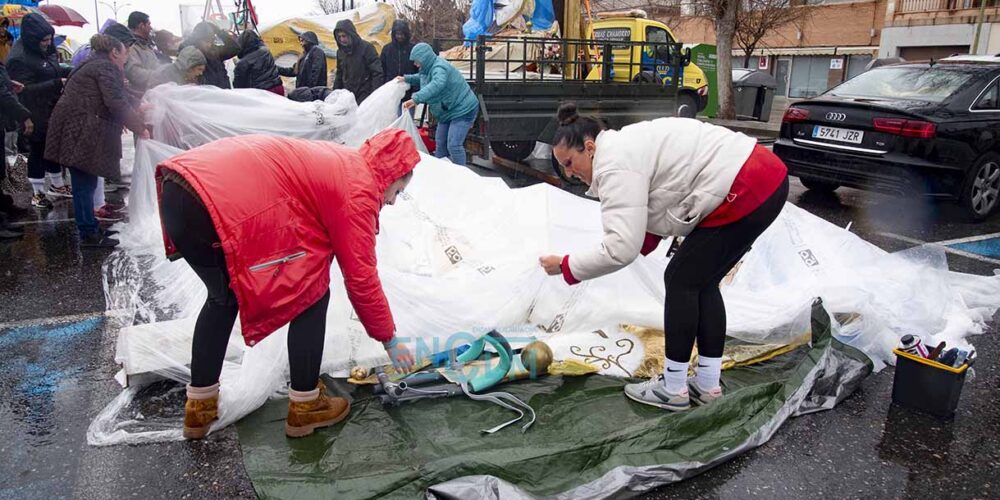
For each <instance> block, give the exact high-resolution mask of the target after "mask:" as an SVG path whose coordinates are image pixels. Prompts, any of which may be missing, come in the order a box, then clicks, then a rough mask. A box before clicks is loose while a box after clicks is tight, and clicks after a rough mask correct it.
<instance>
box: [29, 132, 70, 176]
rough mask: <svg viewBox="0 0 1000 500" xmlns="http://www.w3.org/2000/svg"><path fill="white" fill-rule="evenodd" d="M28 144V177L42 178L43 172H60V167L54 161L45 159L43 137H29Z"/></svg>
mask: <svg viewBox="0 0 1000 500" xmlns="http://www.w3.org/2000/svg"><path fill="white" fill-rule="evenodd" d="M28 145H29V147H30V148H31V150H30V151H28V178H29V179H44V178H45V174H58V173H61V172H62V167H61V166H60V165H59V164H58V163H56V162H54V161H49V160H46V159H45V139H44V138H43V139H41V140H34V139H29V140H28Z"/></svg>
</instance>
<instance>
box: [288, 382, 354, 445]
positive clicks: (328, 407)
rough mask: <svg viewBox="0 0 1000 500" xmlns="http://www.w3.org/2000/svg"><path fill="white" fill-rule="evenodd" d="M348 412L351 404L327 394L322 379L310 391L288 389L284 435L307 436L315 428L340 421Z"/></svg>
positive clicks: (291, 436)
mask: <svg viewBox="0 0 1000 500" xmlns="http://www.w3.org/2000/svg"><path fill="white" fill-rule="evenodd" d="M350 412H351V404H350V403H348V402H347V400H346V399H344V398H335V397H332V396H330V395H329V394H327V393H326V386H324V385H323V381H320V382H319V385H318V386H317V387H316V388H315V389H313V390H311V391H306V392H301V391H291V390H290V391H288V420H287V421H286V422H285V435H286V436H288V437H290V438H297V437H303V436H308V435H310V434H312V433H313V431H315V430H316V429H319V428H321V427H327V426H330V425H333V424H336V423H337V422H340V421H341V420H343V419H345V418H347V414H348V413H350Z"/></svg>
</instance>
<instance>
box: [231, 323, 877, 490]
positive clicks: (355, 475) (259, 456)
mask: <svg viewBox="0 0 1000 500" xmlns="http://www.w3.org/2000/svg"><path fill="white" fill-rule="evenodd" d="M812 330H813V342H812V343H811V345H807V346H803V347H800V348H798V349H796V350H795V351H793V352H791V353H788V354H785V355H782V356H779V357H777V358H775V359H773V360H770V361H767V362H764V363H762V364H759V365H756V366H750V367H744V368H736V369H732V370H728V371H726V372H725V373H724V374H723V387H724V389H725V391H726V396H725V397H724V398H723V399H722V400H720V401H717V402H715V403H713V404H712V405H709V406H705V407H696V408H694V409H692V410H691V411H688V412H683V413H669V412H666V411H663V410H659V409H657V408H653V407H649V406H645V405H640V404H637V403H634V402H632V401H629V400H628V399H626V398H625V396H624V394H623V392H622V386H624V385H625V383H627V382H628V381H627V380H623V379H616V378H612V377H605V376H598V375H590V376H585V377H560V376H551V377H545V378H542V379H539V380H534V381H531V380H529V381H522V382H516V383H511V384H506V385H504V386H503V390H505V391H508V392H510V393H512V394H514V395H515V396H517V397H519V398H521V399H522V400H523V401H525V402H527V403H528V404H530V405H531V406H532V407H533V408H534V409H535V412H536V413H537V415H538V420H537V422H536V423H535V424H534V426H532V427H531V428H530V429H529V430H528V431H527V432H524V433H522V432H521V431H520V429H519V427H517V426H511V427H509V428H507V429H505V430H503V431H501V432H498V433H496V434H492V435H484V434H482V433H481V430H482V429H485V428H489V427H492V426H493V425H496V423H498V422H501V421H505V420H508V419H509V418H511V416H512V415H511V412H509V411H508V410H505V409H503V408H501V407H499V406H496V405H493V404H489V403H483V402H476V401H472V400H469V399H467V398H465V397H461V396H459V397H453V398H449V399H436V400H426V401H420V402H416V403H410V404H406V405H405V406H401V407H395V408H385V407H383V406H382V404H381V403H379V401H378V400H377V399H375V398H373V397H372V396H371V392H370V391H371V389H370V388H357V387H353V386H349V385H348V384H345V383H333V384H328V385H332V386H334V387H336V389H339V390H341V391H350V397H351V398H353V400H354V402H353V408H352V412H351V416H350V417H349V418H348V419H347V420H346V421H345V422H343V423H341V424H338V425H336V426H334V427H332V428H329V429H324V430H321V431H318V432H316V433H315V434H314V435H312V436H309V437H306V438H302V439H294V440H293V439H287V438H286V437H285V435H284V419H285V415H286V412H287V402H286V401H284V400H273V401H270V402H268V404H267V405H265V406H264V407H263V408H261V409H260V410H258V411H257V412H255V413H253V414H252V415H250V416H249V417H247V418H245V419H243V420H242V421H241V422H240V423H239V424H238V430H239V436H240V442H241V445H242V449H243V455H244V463H245V465H246V469H247V473H248V474H249V475H250V478H251V480H252V481H253V484H254V487H255V488H256V490H257V493H258V494H259V495H260V496H261V497H262V498H423V497H428V496H429V497H432V498H462V499H468V498H503V499H505V500H506V499H508V498H533V497H549V496H556V497H565V498H602V497H607V496H610V495H614V494H621V493H627V492H628V491H644V490H648V489H649V488H652V487H656V486H659V485H663V484H667V483H670V482H674V481H679V480H682V479H684V478H687V477H691V476H693V475H695V474H698V473H700V472H703V471H705V470H707V469H708V468H710V467H713V466H715V465H718V464H720V463H722V462H724V461H726V460H729V459H731V458H733V457H735V456H736V455H738V454H741V453H744V452H746V451H747V450H749V449H751V448H754V447H756V446H759V445H761V444H763V443H764V442H766V441H767V440H768V439H770V437H771V436H772V435H773V434H774V432H775V431H776V430H777V429H778V427H780V426H781V424H782V423H784V422H785V420H787V419H788V418H789V417H791V416H794V415H799V414H803V413H810V412H814V411H819V410H822V409H829V408H832V407H833V406H834V405H835V404H836V403H837V402H839V401H841V400H842V399H843V398H844V397H846V396H847V395H848V394H850V393H851V392H852V391H853V390H854V388H855V387H857V385H858V383H859V382H860V381H861V379H863V378H864V377H865V376H866V375H867V374H868V373H870V371H871V366H870V364H869V362H868V360H867V358H865V356H864V355H863V354H861V353H860V352H858V351H856V350H854V349H852V348H850V347H847V346H845V345H843V344H841V343H839V342H837V341H836V340H834V339H833V338H832V337H831V334H830V321H829V317H828V315H827V313H826V311H825V310H823V308H822V306H821V305H819V304H817V305H816V306H815V307H814V310H813V321H812Z"/></svg>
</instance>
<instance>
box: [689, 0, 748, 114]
mask: <svg viewBox="0 0 1000 500" xmlns="http://www.w3.org/2000/svg"><path fill="white" fill-rule="evenodd" d="M740 1H741V0H702V1H701V3H702V5H700V6H699V11H701V12H704V13H705V14H707V15H708V16H710V17H712V18H713V19H714V20H715V53H716V56H717V57H718V66H717V74H718V79H717V80H716V82H717V83H716V87H718V89H717V92H718V96H719V110H718V112H717V114H716V116H717V117H718V118H720V119H723V120H734V119H736V100H735V99H734V96H733V39H734V38H735V36H736V21H737V18H738V14H739V10H740Z"/></svg>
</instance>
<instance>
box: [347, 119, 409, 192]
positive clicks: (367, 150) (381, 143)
mask: <svg viewBox="0 0 1000 500" xmlns="http://www.w3.org/2000/svg"><path fill="white" fill-rule="evenodd" d="M358 151H359V152H360V153H361V156H362V157H363V158H364V159H365V162H366V163H368V168H370V169H371V171H372V173H373V174H374V175H375V181H376V182H377V183H378V189H379V191H385V189H386V188H388V187H389V184H392V183H393V182H395V181H396V179H399V178H401V177H403V176H404V175H406V174H408V173H410V172H412V171H413V167H416V166H417V163H419V162H420V153H418V152H417V146H416V145H415V144H414V143H413V138H412V137H410V135H409V134H407V133H406V132H404V131H402V130H400V129H398V128H391V129H387V130H383V131H382V132H379V133H378V134H375V135H374V136H373V137H372V138H371V139H368V140H367V141H365V143H364V144H363V145H362V146H361V147H360V148H359V149H358Z"/></svg>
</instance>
